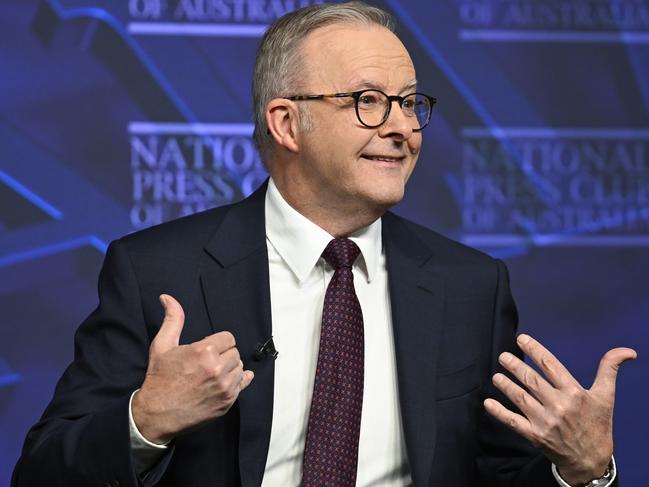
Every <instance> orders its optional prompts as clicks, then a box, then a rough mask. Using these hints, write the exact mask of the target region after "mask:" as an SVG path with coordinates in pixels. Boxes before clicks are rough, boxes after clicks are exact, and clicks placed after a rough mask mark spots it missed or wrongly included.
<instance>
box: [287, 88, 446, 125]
mask: <svg viewBox="0 0 649 487" xmlns="http://www.w3.org/2000/svg"><path fill="white" fill-rule="evenodd" d="M368 91H376V92H378V93H381V94H382V95H383V96H385V97H386V98H387V99H388V108H387V110H386V111H385V113H384V114H383V120H381V123H378V124H376V125H369V124H367V123H365V122H363V120H362V119H361V116H360V114H359V113H358V100H359V99H360V97H361V96H362V95H363V93H367V92H368ZM412 95H420V96H423V97H424V98H426V99H428V103H429V104H430V110H428V118H427V119H426V122H425V123H423V124H421V126H420V127H419V128H417V129H412V130H413V132H419V131H421V130H423V129H424V128H426V127H427V126H428V124H429V123H430V118H431V116H432V114H433V107H434V106H435V103H437V98H435V97H434V96H429V95H427V94H426V93H421V92H419V91H416V92H413V93H408V94H407V95H404V96H400V95H388V94H387V93H384V92H383V91H381V90H377V89H376V88H366V89H364V90H360V91H349V92H346V93H325V94H321V95H293V96H285V97H283V98H284V99H286V100H291V101H305V100H306V101H308V100H322V99H323V98H350V97H351V98H353V99H354V110H355V111H356V118H357V119H358V121H359V122H360V123H361V124H362V125H364V126H365V127H367V128H370V129H375V128H377V127H380V126H381V125H383V124H384V123H385V122H386V121H387V119H388V118H389V117H390V112H391V111H392V102H395V101H396V102H399V107H400V108H401V109H403V102H404V101H405V99H406V98H408V97H411V96H412Z"/></svg>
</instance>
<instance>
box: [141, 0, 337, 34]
mask: <svg viewBox="0 0 649 487" xmlns="http://www.w3.org/2000/svg"><path fill="white" fill-rule="evenodd" d="M323 1H324V0H129V4H128V13H129V19H130V21H129V24H128V31H129V32H130V33H131V34H136V35H138V34H139V35H156V34H162V35H188V36H238V37H261V35H263V33H264V31H265V30H266V28H267V27H268V24H270V23H272V22H273V21H274V20H276V19H278V18H279V17H281V16H283V15H285V14H287V13H289V12H292V11H293V10H296V9H298V8H301V7H308V6H309V5H313V4H318V3H323Z"/></svg>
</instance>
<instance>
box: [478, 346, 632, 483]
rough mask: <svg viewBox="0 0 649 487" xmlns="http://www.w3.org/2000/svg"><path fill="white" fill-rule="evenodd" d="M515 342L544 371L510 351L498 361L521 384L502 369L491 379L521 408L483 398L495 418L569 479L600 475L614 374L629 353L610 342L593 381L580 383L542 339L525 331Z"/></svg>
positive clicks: (609, 435) (609, 449)
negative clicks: (586, 385)
mask: <svg viewBox="0 0 649 487" xmlns="http://www.w3.org/2000/svg"><path fill="white" fill-rule="evenodd" d="M518 346H519V347H520V348H521V350H522V351H523V352H524V353H525V354H526V355H528V356H529V357H530V358H531V359H532V360H533V361H534V362H535V363H536V364H537V365H538V366H539V368H540V369H541V371H542V372H543V374H544V375H545V377H543V376H541V375H540V374H539V373H538V372H536V371H535V370H534V369H533V368H532V367H530V366H528V365H527V364H525V363H524V362H523V361H521V360H520V359H518V358H517V357H516V356H514V355H512V354H511V353H507V352H506V353H503V354H501V355H500V357H499V361H500V364H501V365H502V366H503V367H504V368H505V369H507V370H508V371H509V372H511V373H512V375H513V376H514V377H516V378H517V379H518V381H519V382H520V383H521V384H522V385H523V386H524V387H521V386H519V385H518V384H516V383H514V382H513V381H512V380H510V379H509V378H508V377H506V376H505V375H503V374H495V375H494V377H493V382H494V385H495V386H496V387H497V388H498V389H500V390H501V391H502V392H503V393H504V394H505V395H506V396H507V397H508V398H509V399H510V400H511V401H512V402H513V403H514V404H515V405H516V406H517V407H518V408H519V409H520V411H521V412H522V413H523V415H520V414H517V413H514V412H512V411H509V410H508V409H507V408H505V407H504V406H503V405H502V404H501V403H499V402H498V401H496V400H494V399H487V400H486V401H485V404H484V405H485V408H486V410H487V411H488V412H489V413H490V414H491V415H493V416H494V417H495V418H496V419H498V420H499V421H501V422H502V423H504V424H505V425H507V426H508V427H510V428H511V429H512V430H514V431H516V432H517V433H519V434H520V435H522V436H524V437H525V438H527V439H528V440H530V441H531V442H532V443H533V444H534V445H536V446H537V447H539V448H541V450H542V451H543V452H544V453H545V456H546V457H547V458H548V459H550V461H552V462H553V463H554V464H555V465H556V466H557V469H558V471H559V474H560V475H561V477H562V478H563V479H564V480H565V481H566V482H567V483H568V484H570V485H584V484H587V483H588V482H590V481H591V480H594V479H596V478H600V477H602V476H603V474H604V472H605V471H606V467H607V466H608V464H609V462H610V460H611V456H612V455H613V404H614V402H615V380H616V377H617V372H618V369H619V367H620V365H621V364H622V362H624V361H626V360H629V359H635V358H636V353H635V351H634V350H631V349H630V348H614V349H613V350H609V351H608V352H607V353H606V354H605V355H604V357H603V358H602V360H601V362H600V365H599V369H598V371H597V376H596V378H595V382H594V383H593V385H592V387H591V388H590V389H584V388H583V387H581V385H579V382H577V380H576V379H575V378H574V377H573V376H572V375H571V374H570V372H568V370H567V369H566V368H565V367H564V366H563V364H561V362H559V360H557V358H556V357H555V356H554V355H552V353H550V352H549V351H548V350H547V349H546V348H545V347H543V345H541V344H540V343H539V342H537V341H536V340H534V339H533V338H532V337H529V336H527V335H520V336H519V337H518Z"/></svg>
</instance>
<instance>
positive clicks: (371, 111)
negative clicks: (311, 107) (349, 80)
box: [284, 90, 437, 132]
mask: <svg viewBox="0 0 649 487" xmlns="http://www.w3.org/2000/svg"><path fill="white" fill-rule="evenodd" d="M284 98H286V99H287V100H293V101H303V100H322V99H323V98H353V99H354V109H355V110H356V117H357V118H358V121H359V122H360V123H361V124H363V125H364V126H365V127H368V128H376V127H380V126H381V125H383V124H384V123H385V121H386V120H387V119H388V117H389V116H390V110H391V109H392V102H394V101H396V102H398V103H399V106H400V107H401V110H402V111H403V113H404V115H405V116H406V117H407V118H408V119H409V120H411V124H412V130H413V131H415V132H418V131H420V130H421V129H423V128H424V127H425V126H426V125H428V122H430V115H431V113H432V111H433V106H434V105H435V103H436V102H437V98H434V97H432V96H428V95H425V94H424V93H410V94H408V95H405V96H399V95H388V94H386V93H383V92H382V91H381V90H361V91H351V92H348V93H328V94H325V95H294V96H287V97H284Z"/></svg>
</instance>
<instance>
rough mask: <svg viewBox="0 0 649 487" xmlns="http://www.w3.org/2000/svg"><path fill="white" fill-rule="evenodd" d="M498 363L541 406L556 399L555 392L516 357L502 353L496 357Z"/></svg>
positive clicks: (536, 373)
mask: <svg viewBox="0 0 649 487" xmlns="http://www.w3.org/2000/svg"><path fill="white" fill-rule="evenodd" d="M498 362H500V365H502V366H503V367H504V368H506V369H507V370H508V371H509V372H511V373H512V374H513V375H514V377H516V378H517V379H518V381H519V382H520V383H521V384H523V385H524V386H525V387H526V388H527V389H528V390H529V391H530V392H531V393H532V394H533V395H534V397H535V398H536V399H538V400H539V401H540V402H541V403H542V404H546V403H549V402H552V401H554V400H555V399H556V396H557V390H556V389H555V388H554V387H553V386H552V385H551V384H549V383H548V381H546V380H545V379H544V378H543V377H541V375H540V374H539V373H538V372H537V371H536V370H534V369H533V368H532V367H530V366H529V365H527V364H526V363H525V362H523V361H522V360H521V359H519V358H518V357H517V356H516V355H514V354H512V353H509V352H503V353H501V354H500V356H499V357H498Z"/></svg>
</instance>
